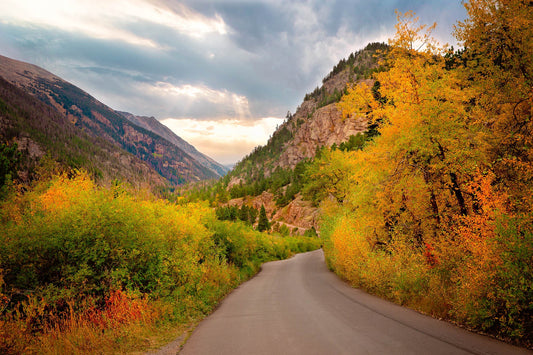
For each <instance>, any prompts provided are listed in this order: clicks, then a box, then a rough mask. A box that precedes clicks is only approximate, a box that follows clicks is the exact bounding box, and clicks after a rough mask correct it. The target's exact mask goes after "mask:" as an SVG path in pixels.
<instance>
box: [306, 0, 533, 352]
mask: <svg viewBox="0 0 533 355" xmlns="http://www.w3.org/2000/svg"><path fill="white" fill-rule="evenodd" d="M465 5H466V8H467V11H468V15H469V17H468V19H467V20H465V21H464V22H462V23H459V25H458V29H457V32H456V35H457V37H458V39H459V40H461V41H462V43H463V45H464V49H462V50H461V51H456V52H454V51H452V50H451V49H448V48H443V47H440V46H439V45H438V44H436V43H435V42H434V41H433V40H432V39H431V35H430V31H431V29H432V28H431V27H430V28H428V27H425V26H420V25H418V24H417V19H416V18H414V16H413V14H412V13H406V14H404V15H400V16H399V23H398V25H397V34H396V36H395V37H394V38H393V39H392V40H391V42H390V43H391V50H390V51H389V54H388V55H387V58H386V67H387V68H388V69H387V70H385V71H382V72H379V73H375V74H374V75H373V78H374V79H375V80H376V81H377V82H379V83H380V84H379V86H378V87H376V86H374V88H371V87H369V86H368V85H366V84H364V83H362V84H359V85H354V86H352V87H350V88H349V89H348V94H347V95H345V96H344V97H343V98H342V100H341V102H340V103H339V108H340V109H341V110H343V112H344V113H345V114H346V115H348V114H363V115H367V117H368V118H369V120H370V121H371V122H374V123H376V122H379V127H378V128H377V130H378V131H379V135H378V136H376V137H374V138H373V139H372V140H371V141H369V142H367V143H366V144H364V145H363V146H361V148H362V149H356V150H352V151H343V150H340V149H337V150H330V151H326V152H324V154H321V156H320V157H319V158H318V159H317V161H315V162H314V163H313V165H311V169H310V170H309V171H308V173H309V174H310V177H311V181H313V183H312V184H311V185H309V186H307V187H306V189H307V191H308V193H309V194H310V195H312V196H314V197H315V199H316V201H317V202H320V201H322V204H321V207H322V211H323V223H322V226H321V236H322V237H323V238H325V252H326V256H327V261H328V264H329V266H330V267H331V268H332V269H333V270H335V271H336V272H337V273H339V274H340V275H342V276H343V277H344V278H346V279H347V280H349V281H350V282H351V283H352V284H353V285H355V286H357V287H361V288H364V289H366V290H368V291H370V292H372V293H375V294H378V295H381V296H384V297H386V298H388V299H391V300H394V301H396V302H398V303H400V304H403V305H408V306H411V307H414V308H417V309H419V310H422V311H424V312H427V313H430V314H433V315H435V316H438V317H444V318H448V319H453V320H455V321H458V322H460V323H463V324H466V325H468V326H470V327H472V328H475V329H479V330H482V331H484V332H489V333H491V334H494V335H498V336H500V337H502V338H506V339H511V340H513V341H516V342H521V343H522V344H529V345H531V344H532V342H533V321H532V320H533V303H532V300H533V269H532V268H531V266H532V265H533V214H532V212H531V211H532V210H533V199H532V196H533V183H532V181H533V175H532V174H533V161H532V157H533V148H532V147H533V144H532V143H533V142H532V137H533V123H532V122H533V121H532V117H531V114H532V105H533V96H532V93H533V82H532V78H533V66H532V62H531V53H533V47H532V44H533V41H532V38H533V23H532V19H533V7H531V5H530V4H528V3H527V2H524V1H518V0H516V1H469V2H466V4H465ZM415 48H417V49H415ZM378 93H379V95H377V94H378ZM320 194H322V197H321V196H320ZM325 196H329V197H333V198H325Z"/></svg>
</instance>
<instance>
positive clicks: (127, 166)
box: [0, 77, 168, 187]
mask: <svg viewBox="0 0 533 355" xmlns="http://www.w3.org/2000/svg"><path fill="white" fill-rule="evenodd" d="M6 143H7V144H9V145H11V144H13V143H16V144H17V146H18V150H19V151H20V152H21V154H22V157H21V162H20V165H19V166H17V167H16V168H17V170H18V171H19V173H18V175H19V178H20V179H21V180H22V181H26V182H29V181H30V180H32V178H33V177H32V174H33V172H34V170H35V167H36V166H37V165H38V164H39V161H40V160H41V159H42V158H43V157H44V156H45V155H46V154H47V153H48V154H50V156H51V158H52V159H53V160H54V161H57V162H59V163H60V164H61V165H63V166H68V167H73V168H84V169H86V170H88V171H89V172H90V173H92V175H93V176H95V177H97V178H99V179H102V180H104V181H107V182H109V181H111V180H112V179H121V180H124V181H127V182H129V183H131V184H133V185H135V186H144V187H148V186H164V185H167V184H168V181H167V180H166V179H165V178H163V177H162V176H161V175H159V174H158V173H157V172H155V171H154V170H153V169H152V168H151V167H150V166H148V164H147V163H145V162H143V161H142V160H140V159H139V158H137V157H135V156H133V155H132V154H130V153H128V152H126V151H125V150H123V149H121V148H119V147H117V146H116V145H115V144H113V143H111V142H109V141H107V140H105V139H102V138H98V137H94V136H91V135H89V134H87V133H86V132H84V131H83V130H82V129H80V128H79V127H76V126H75V125H73V124H72V123H71V122H70V121H68V119H67V117H66V116H65V115H63V114H61V113H59V112H58V111H57V110H56V109H55V108H53V107H51V106H49V105H46V104H44V103H43V102H41V101H40V100H38V99H36V98H35V97H33V96H31V95H30V94H28V93H26V92H24V91H23V90H22V89H20V88H18V87H16V86H14V85H13V84H11V83H9V82H8V81H6V80H4V79H3V78H1V77H0V144H6Z"/></svg>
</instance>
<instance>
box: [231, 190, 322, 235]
mask: <svg viewBox="0 0 533 355" xmlns="http://www.w3.org/2000/svg"><path fill="white" fill-rule="evenodd" d="M227 205H228V206H236V207H239V208H241V207H242V205H246V206H248V207H253V208H255V209H257V210H259V209H261V206H264V207H265V211H266V213H267V216H268V217H269V219H270V220H271V221H273V222H278V223H281V224H285V225H287V226H288V227H290V229H293V228H295V227H296V228H298V230H299V232H300V234H303V233H304V232H305V231H306V230H308V229H310V228H315V229H318V222H319V209H318V208H316V207H314V206H313V205H312V204H311V202H309V201H304V200H303V199H302V197H301V196H300V195H298V196H296V198H295V199H294V200H293V201H291V202H290V203H289V204H288V205H287V206H285V207H282V208H278V207H277V206H276V202H275V201H274V195H273V194H272V193H270V192H267V191H265V192H263V193H262V194H261V195H259V196H255V197H251V196H247V197H244V198H243V197H241V198H235V199H232V200H230V201H228V203H227Z"/></svg>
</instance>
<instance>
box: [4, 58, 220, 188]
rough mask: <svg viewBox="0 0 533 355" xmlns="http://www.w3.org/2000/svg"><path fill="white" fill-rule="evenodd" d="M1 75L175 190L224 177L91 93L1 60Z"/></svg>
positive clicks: (30, 67) (26, 66)
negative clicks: (148, 169)
mask: <svg viewBox="0 0 533 355" xmlns="http://www.w3.org/2000/svg"><path fill="white" fill-rule="evenodd" d="M0 76H1V77H3V78H5V79H6V80H7V81H9V82H10V83H11V84H13V85H15V86H17V87H19V88H21V89H22V90H24V91H25V92H26V93H28V94H30V95H32V96H34V97H35V98H37V99H39V100H40V101H42V102H43V103H45V104H46V105H49V106H50V107H52V108H54V109H55V110H56V111H57V112H58V113H59V114H61V115H63V116H64V117H65V118H66V120H65V122H67V123H66V124H72V125H73V126H75V127H77V128H79V129H81V130H82V131H83V132H84V133H85V134H87V135H89V136H92V137H94V138H98V139H104V140H106V141H108V142H109V143H111V144H112V145H114V146H115V149H114V150H117V151H118V150H123V151H125V152H128V153H129V154H131V155H133V156H135V157H136V158H137V159H140V160H141V161H143V162H145V163H146V164H147V165H148V166H150V168H151V169H153V170H154V171H156V172H157V173H158V174H159V175H160V176H161V177H163V178H164V179H165V180H167V181H168V182H170V183H171V184H173V185H176V184H181V183H185V182H194V181H199V180H205V179H213V178H217V177H220V174H219V173H217V172H215V171H214V170H213V169H211V168H207V167H205V166H204V165H202V164H201V163H200V162H198V161H197V160H196V159H195V158H193V157H192V156H191V155H189V154H188V153H187V152H186V151H184V150H183V149H181V148H180V147H179V146H177V145H176V144H175V143H172V142H170V141H169V140H167V139H166V138H163V137H161V136H160V135H159V134H157V133H154V130H153V129H150V128H145V127H142V126H138V125H137V124H134V123H132V122H131V121H130V120H128V119H126V118H125V117H124V116H123V115H121V114H119V113H117V112H116V111H114V110H113V109H111V108H109V107H108V106H106V105H104V104H103V103H101V102H99V101H98V100H96V99H95V98H93V97H92V96H90V95H89V94H88V93H86V92H84V91H83V90H81V89H79V88H78V87H76V86H74V85H72V84H70V83H68V82H66V81H65V80H63V79H61V78H59V77H57V76H55V75H53V74H52V73H50V72H48V71H46V70H44V69H42V68H39V67H37V66H35V65H32V64H28V63H23V62H19V61H16V60H13V59H10V58H7V57H3V56H0ZM152 123H153V122H152ZM167 133H168V132H167ZM121 160H124V158H123V157H122V158H121ZM126 160H127V159H126Z"/></svg>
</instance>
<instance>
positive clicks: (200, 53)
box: [0, 0, 465, 121]
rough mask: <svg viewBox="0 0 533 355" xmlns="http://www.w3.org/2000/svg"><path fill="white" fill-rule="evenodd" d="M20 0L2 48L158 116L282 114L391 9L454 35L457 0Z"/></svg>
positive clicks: (107, 98) (6, 21) (114, 103)
mask: <svg viewBox="0 0 533 355" xmlns="http://www.w3.org/2000/svg"><path fill="white" fill-rule="evenodd" d="M35 1H39V0H35ZM26 3H31V0H28V1H24V2H20V1H19V2H17V0H4V1H3V4H0V54H4V55H7V56H11V57H14V58H16V59H19V60H24V61H28V62H31V63H34V64H37V65H40V66H42V67H44V68H46V69H48V70H50V71H52V72H54V73H55V74H57V75H59V76H61V77H63V78H64V79H66V80H69V81H71V82H73V83H74V84H76V85H78V86H80V87H81V88H83V89H84V90H86V91H88V92H89V93H91V94H92V95H94V96H95V97H96V98H97V99H99V100H101V101H103V102H104V103H106V104H108V105H109V106H111V107H113V108H116V109H120V110H125V111H130V112H132V113H135V114H142V115H154V116H156V117H158V118H161V119H163V118H166V117H175V118H180V117H181V118H192V119H201V120H206V119H209V120H217V119H227V118H231V117H235V118H239V119H240V120H250V121H253V120H258V119H260V118H261V117H269V116H276V117H284V116H285V113H286V112H287V110H291V111H294V110H295V108H296V106H297V105H298V104H299V103H300V102H301V101H302V98H303V96H304V95H305V93H306V92H310V91H311V90H313V88H314V87H315V86H316V85H318V84H319V83H320V81H321V79H322V78H323V77H324V76H325V75H326V74H327V73H328V72H329V71H330V70H331V68H332V66H333V65H335V64H336V63H337V62H338V61H339V60H340V59H342V58H344V57H346V56H348V55H349V54H350V53H351V52H353V51H355V50H358V49H361V48H362V47H364V46H365V45H366V44H367V43H368V42H373V41H382V40H386V39H387V38H388V37H390V36H391V35H392V34H393V33H394V24H395V21H396V20H395V14H394V10H395V9H399V10H400V11H407V10H410V9H412V10H414V11H415V12H417V14H418V15H419V16H420V17H421V22H424V23H432V22H434V21H436V22H437V23H438V27H437V31H436V36H437V37H438V39H439V40H441V41H442V42H452V43H453V37H452V36H451V31H452V26H453V24H454V23H455V22H456V20H458V19H462V18H464V16H465V13H464V9H463V8H462V5H461V3H460V1H459V0H457V1H449V0H432V1H418V0H384V1H379V2H377V1H368V0H338V1H333V0H308V1H282V0H264V1H246V0H235V1H231V0H230V1H222V0H219V1H216V0H212V1H202V0H185V1H182V2H179V1H170V0H168V1H164V0H130V1H128V2H124V4H128V6H126V5H124V7H123V9H122V10H123V11H118V10H117V9H116V8H113V7H112V6H119V5H116V4H120V1H118V0H117V1H116V2H115V1H113V2H108V1H103V0H102V1H101V0H95V2H94V11H95V13H94V14H91V13H90V11H88V10H90V9H87V8H82V7H80V9H77V8H76V6H78V5H79V4H81V3H76V2H73V3H72V4H73V8H72V9H70V10H68V11H70V12H68V11H67V10H64V9H62V8H61V7H60V6H58V5H57V4H59V2H58V1H56V0H49V3H50V4H49V8H50V10H49V11H50V12H49V13H47V14H42V16H41V14H38V13H32V12H31V7H29V8H24V7H22V8H21V9H22V10H19V12H24V13H20V14H18V15H17V13H15V10H13V9H12V8H13V7H17V6H24V5H20V4H26ZM74 4H75V5H76V6H74ZM54 6H56V8H54ZM79 6H82V5H79ZM83 6H88V5H83ZM154 6H156V7H158V8H157V9H156V10H154ZM28 9H29V10H28ZM26 10H27V11H26ZM119 10H121V9H119ZM54 11H55V12H54ZM76 11H78V12H76ZM105 11H107V12H105ZM56 12H57V13H56ZM122 12H123V13H122ZM19 15H20V16H19ZM45 15H46V16H47V17H52V20H50V22H49V23H47V17H46V16H45ZM151 16H153V17H151ZM195 90H196V91H195Z"/></svg>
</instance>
